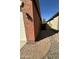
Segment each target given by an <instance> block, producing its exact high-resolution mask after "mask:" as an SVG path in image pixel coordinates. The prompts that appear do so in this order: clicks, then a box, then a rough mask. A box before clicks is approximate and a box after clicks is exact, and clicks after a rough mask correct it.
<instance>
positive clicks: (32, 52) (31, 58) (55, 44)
mask: <svg viewBox="0 0 79 59" xmlns="http://www.w3.org/2000/svg"><path fill="white" fill-rule="evenodd" d="M46 33H48V34H49V31H47V32H46ZM46 33H45V34H46ZM50 33H52V31H50ZM42 35H43V36H44V32H42ZM42 35H40V37H42ZM58 37H59V35H58V33H56V34H53V35H50V36H48V37H45V36H44V38H43V37H42V38H43V39H42V40H40V41H37V42H36V43H35V44H25V45H24V47H22V48H21V50H20V59H59V40H58V39H59V38H58Z"/></svg>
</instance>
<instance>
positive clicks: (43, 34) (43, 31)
mask: <svg viewBox="0 0 79 59" xmlns="http://www.w3.org/2000/svg"><path fill="white" fill-rule="evenodd" d="M47 28H49V29H47ZM58 32H59V30H55V29H52V28H51V27H50V26H49V25H47V24H42V25H41V30H40V32H39V35H38V37H37V39H36V41H40V40H42V39H44V38H47V37H49V36H52V35H54V34H56V33H58Z"/></svg>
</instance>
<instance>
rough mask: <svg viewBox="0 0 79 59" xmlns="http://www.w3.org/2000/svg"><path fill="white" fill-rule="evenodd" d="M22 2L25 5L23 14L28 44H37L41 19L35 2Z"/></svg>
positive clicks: (24, 0)
mask: <svg viewBox="0 0 79 59" xmlns="http://www.w3.org/2000/svg"><path fill="white" fill-rule="evenodd" d="M22 2H23V3H24V7H23V8H22V13H23V20H24V26H25V33H26V38H27V42H30V43H31V42H35V39H36V37H37V35H38V33H39V29H40V18H39V16H38V12H37V9H36V7H35V5H34V3H33V0H22Z"/></svg>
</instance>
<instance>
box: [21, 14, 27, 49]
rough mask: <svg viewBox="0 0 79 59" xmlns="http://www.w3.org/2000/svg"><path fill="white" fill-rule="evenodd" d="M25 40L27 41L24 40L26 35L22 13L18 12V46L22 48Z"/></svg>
mask: <svg viewBox="0 0 79 59" xmlns="http://www.w3.org/2000/svg"><path fill="white" fill-rule="evenodd" d="M26 42H27V40H26V36H25V28H24V22H23V15H22V13H20V48H22V47H23V46H24V44H25V43H26Z"/></svg>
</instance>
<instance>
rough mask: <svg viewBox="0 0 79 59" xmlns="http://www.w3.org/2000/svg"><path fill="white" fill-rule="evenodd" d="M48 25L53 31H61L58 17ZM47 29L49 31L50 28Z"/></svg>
mask: <svg viewBox="0 0 79 59" xmlns="http://www.w3.org/2000/svg"><path fill="white" fill-rule="evenodd" d="M47 25H49V27H50V28H52V29H55V30H59V16H57V17H55V18H54V19H52V20H51V21H49V22H48V23H47ZM47 29H49V28H48V27H47Z"/></svg>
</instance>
